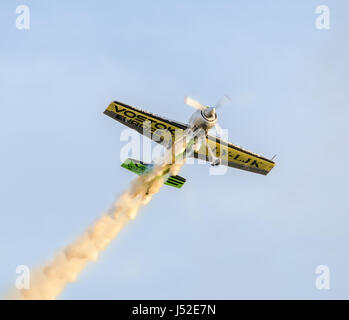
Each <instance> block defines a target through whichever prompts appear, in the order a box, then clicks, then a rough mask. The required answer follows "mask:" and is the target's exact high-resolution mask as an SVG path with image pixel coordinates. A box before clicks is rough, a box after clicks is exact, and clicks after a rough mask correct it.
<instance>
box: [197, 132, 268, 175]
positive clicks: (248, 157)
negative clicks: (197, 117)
mask: <svg viewBox="0 0 349 320" xmlns="http://www.w3.org/2000/svg"><path fill="white" fill-rule="evenodd" d="M207 145H209V146H210V147H211V150H212V151H213V154H214V155H215V156H216V157H217V158H219V159H220V160H221V164H222V165H226V166H228V167H233V168H237V169H242V170H247V171H251V172H254V173H259V174H263V175H267V174H268V173H269V172H270V170H271V169H273V167H274V165H275V162H273V161H272V160H268V159H266V158H264V157H262V156H260V155H258V154H256V153H252V152H250V151H247V150H245V149H243V148H241V147H239V146H236V145H234V144H232V143H229V142H226V141H223V140H221V139H219V138H217V137H213V136H210V135H208V136H207V137H206V144H202V146H201V147H200V149H199V150H198V152H195V153H194V157H195V158H198V159H203V160H206V161H209V162H211V161H213V159H212V157H211V155H210V153H209V151H208V149H207Z"/></svg>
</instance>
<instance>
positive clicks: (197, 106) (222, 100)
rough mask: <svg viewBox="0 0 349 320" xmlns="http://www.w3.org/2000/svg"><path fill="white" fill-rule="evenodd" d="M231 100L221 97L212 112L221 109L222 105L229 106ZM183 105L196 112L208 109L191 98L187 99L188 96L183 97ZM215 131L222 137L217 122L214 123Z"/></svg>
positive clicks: (226, 96)
mask: <svg viewBox="0 0 349 320" xmlns="http://www.w3.org/2000/svg"><path fill="white" fill-rule="evenodd" d="M231 101H232V100H231V98H230V97H229V96H228V95H224V96H223V97H221V98H220V99H219V100H218V101H217V103H216V104H215V106H214V107H213V110H215V109H218V108H221V107H223V106H224V105H226V104H229V103H231ZM184 103H185V104H187V105H189V106H190V107H192V108H195V109H198V110H205V109H207V108H208V107H206V106H204V105H203V104H201V103H200V102H199V101H197V100H195V99H193V98H191V97H188V96H185V97H184ZM215 129H216V132H217V133H218V135H219V136H220V137H221V136H223V129H222V127H221V126H220V125H219V123H218V122H216V124H215Z"/></svg>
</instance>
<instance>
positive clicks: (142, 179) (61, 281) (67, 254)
mask: <svg viewBox="0 0 349 320" xmlns="http://www.w3.org/2000/svg"><path fill="white" fill-rule="evenodd" d="M185 135H186V136H187V137H189V139H192V138H193V133H192V132H189V133H188V132H187V133H186V134H185ZM183 136H184V135H183ZM186 148H187V144H186V139H183V142H182V143H181V146H180V148H176V154H177V151H178V152H179V153H183V151H184V150H186V152H188V150H187V149H186ZM191 152H193V150H191ZM187 155H189V153H187ZM170 159H172V155H171V153H167V154H166V155H165V158H164V159H163V160H164V161H163V163H162V164H159V165H157V166H156V167H154V169H153V170H152V171H151V172H150V173H148V174H146V175H142V176H139V177H138V178H136V179H135V180H134V181H133V182H132V183H131V186H130V189H129V190H128V191H126V192H124V193H123V194H122V195H121V197H120V198H119V199H118V200H117V201H116V203H115V204H114V207H113V209H112V210H111V211H110V212H109V213H108V214H105V215H103V216H102V217H101V218H100V219H98V220H97V221H96V222H95V223H94V224H93V225H92V226H91V227H90V228H89V230H88V231H87V232H85V233H84V234H83V235H82V236H81V237H80V238H79V239H78V240H76V241H75V242H73V243H72V244H70V245H68V246H67V247H66V248H64V249H63V250H62V251H61V252H59V254H57V256H56V257H55V258H54V259H53V260H52V261H51V262H49V263H48V264H47V265H45V266H44V267H43V268H41V269H40V270H39V271H37V272H36V273H35V275H34V276H33V277H32V279H31V285H30V289H23V290H21V291H19V296H18V295H17V296H13V297H10V298H11V299H28V300H32V299H56V298H57V296H58V295H59V294H60V293H62V291H63V290H64V288H65V286H66V285H67V284H69V283H70V282H74V281H75V280H76V279H77V276H78V275H79V273H80V272H81V271H82V270H83V269H84V267H85V266H86V264H87V263H88V262H89V261H96V260H97V259H98V257H99V255H100V253H101V252H102V251H103V250H104V249H105V248H106V247H107V246H108V244H109V243H110V242H111V241H112V240H113V239H114V238H115V237H116V236H117V235H118V233H119V232H120V231H121V230H122V228H123V227H124V226H125V225H126V224H127V222H128V221H129V220H131V219H135V217H136V215H137V213H138V211H139V209H140V207H141V206H142V205H145V204H147V203H148V202H149V201H150V200H151V198H152V196H153V195H154V194H156V193H157V192H158V191H159V190H160V188H161V186H162V185H163V183H164V179H163V175H164V172H167V171H168V172H169V173H170V174H172V175H176V174H177V173H178V171H179V170H180V168H181V166H182V165H183V163H184V159H183V158H182V159H179V161H178V159H176V161H175V163H173V164H171V163H172V161H169V160H170Z"/></svg>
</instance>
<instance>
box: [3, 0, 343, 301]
mask: <svg viewBox="0 0 349 320" xmlns="http://www.w3.org/2000/svg"><path fill="white" fill-rule="evenodd" d="M19 4H26V5H28V6H29V7H30V9H31V28H30V30H28V31H24V30H21V31H20V30H17V29H16V28H15V19H16V15H15V9H16V6H17V5H19ZM321 4H327V5H328V6H329V7H330V9H331V20H330V22H331V25H330V27H331V28H330V30H318V29H316V28H315V25H314V22H315V18H316V15H315V8H316V6H317V5H321ZM348 13H349V5H348V3H347V2H346V1H344V0H342V1H334V0H328V1H315V0H308V1H302V0H298V1H294V0H293V1H291V0H289V1H286V0H284V1H267V0H264V1H258V0H249V1H242V0H240V1H176V2H174V1H173V2H172V3H170V1H166V2H165V1H127V2H125V1H74V3H73V2H72V1H43V0H41V1H40V0H36V1H24V0H23V1H9V0H7V1H2V2H1V4H0V35H1V39H2V45H1V51H0V57H1V59H0V150H1V166H0V172H1V179H0V195H1V201H0V212H1V216H2V223H1V224H0V252H1V265H0V266H1V267H0V271H1V272H0V290H1V292H6V290H7V289H8V288H9V287H10V286H11V285H13V283H14V281H15V277H16V274H15V268H16V266H17V265H21V264H26V265H29V266H31V267H36V266H40V265H41V264H42V263H44V262H46V261H47V260H48V259H49V258H51V257H53V255H54V253H55V252H57V251H58V250H59V249H60V248H62V247H64V246H65V245H66V244H68V243H69V242H70V241H72V240H74V239H75V238H76V237H77V236H78V235H79V234H81V233H82V232H83V231H84V230H85V229H86V228H87V227H88V226H89V225H90V224H91V223H92V222H93V221H95V219H96V218H97V217H98V216H100V214H101V213H102V212H103V210H105V209H108V207H109V206H110V204H111V203H112V202H113V201H114V199H115V197H116V196H117V195H118V194H120V193H121V192H122V191H123V190H124V189H125V188H126V187H127V186H128V183H129V182H130V180H131V179H132V178H133V175H132V173H130V172H128V171H126V170H123V169H122V168H120V161H119V151H120V148H121V147H122V146H123V144H124V143H122V142H120V141H119V137H120V133H121V131H122V129H123V127H122V126H121V125H120V124H118V123H117V122H115V121H113V120H112V119H110V118H108V117H107V116H105V115H103V111H104V109H105V108H106V107H107V105H108V103H109V102H110V101H112V100H119V101H123V102H125V103H128V104H131V105H136V106H139V107H142V108H144V109H147V110H149V111H153V112H155V113H158V114H161V115H164V116H167V117H169V118H172V119H176V120H179V121H182V122H186V121H187V119H188V118H189V116H190V114H191V112H192V110H191V109H189V108H188V107H186V106H185V105H184V104H183V96H184V95H186V94H190V95H191V96H193V97H195V98H197V99H199V100H200V101H202V102H203V103H205V104H213V103H214V102H216V100H217V99H218V98H219V97H220V96H221V95H223V94H225V93H226V94H229V95H230V96H231V97H232V100H233V103H232V104H231V105H229V106H227V107H225V108H224V109H221V110H219V116H220V123H221V125H222V127H224V128H228V129H229V136H230V140H231V142H233V143H235V144H239V145H241V146H244V147H246V148H248V149H251V150H252V151H255V152H257V153H260V154H262V155H264V156H267V157H271V156H272V155H273V154H275V153H277V154H278V157H277V159H276V167H275V168H274V169H273V171H272V172H271V173H270V175H268V176H266V177H265V176H260V175H255V174H251V173H248V172H244V171H239V170H235V169H230V170H229V171H228V172H227V174H226V175H223V176H210V175H209V166H208V165H207V166H203V165H200V166H192V165H191V166H186V167H184V168H183V170H182V171H181V174H182V175H183V176H185V177H186V178H187V183H186V185H185V186H184V187H183V189H182V190H180V191H178V190H177V189H174V188H169V187H166V186H164V187H163V189H162V190H161V192H160V193H159V194H158V195H156V196H154V198H153V200H152V202H151V203H150V204H149V205H148V206H147V207H145V208H143V209H142V211H141V212H140V213H139V215H138V217H137V219H136V220H135V221H132V222H131V223H130V224H129V225H128V226H127V227H126V229H124V230H123V231H122V233H121V234H120V235H119V236H118V238H117V239H115V241H114V242H113V243H112V244H111V245H110V247H109V248H108V249H107V250H106V251H105V252H104V253H103V254H102V256H101V259H100V260H99V262H98V263H91V264H90V265H89V266H88V267H87V269H86V270H85V271H84V272H83V273H82V274H81V275H80V277H79V280H78V281H77V282H76V283H74V284H71V285H69V286H68V287H67V289H66V290H65V291H64V294H63V295H62V296H61V298H64V299H85V298H86V299H138V298H142V299H147V298H148V299H153V298H162V299H167V298H185V299H186V298H197V299H200V298H208V299H209V298H213V299H217V298H219V299H235V298H253V299H255V298H265V299H269V298H281V299H284V298H300V299H303V298H315V299H323V298H331V299H332V298H349V296H348V287H349V277H348V268H349V251H348V248H347V245H348V243H349V235H348V224H349V210H348V207H349V200H348V194H347V193H348V178H349V174H348V170H347V161H348V158H349V152H348V137H349V136H348V125H349V123H348V122H349V120H348V119H349V111H348V98H347V95H348V92H349V85H348V80H347V75H348V73H349V68H348V56H349V45H348V41H347V37H348V29H349V22H348ZM319 264H324V265H328V266H329V267H330V271H331V289H330V290H328V291H325V290H322V291H319V290H317V289H316V288H315V279H316V275H315V268H316V266H317V265H319Z"/></svg>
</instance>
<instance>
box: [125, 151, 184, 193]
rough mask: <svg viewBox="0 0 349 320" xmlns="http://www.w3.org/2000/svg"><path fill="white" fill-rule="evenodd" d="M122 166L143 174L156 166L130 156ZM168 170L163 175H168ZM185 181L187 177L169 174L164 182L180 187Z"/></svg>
mask: <svg viewBox="0 0 349 320" xmlns="http://www.w3.org/2000/svg"><path fill="white" fill-rule="evenodd" d="M121 167H123V168H125V169H127V170H130V171H132V172H133V173H135V174H138V175H139V176H141V175H143V174H147V173H148V172H150V171H151V170H152V169H153V168H154V164H150V163H145V162H143V161H139V160H135V159H131V158H128V159H126V160H125V161H124V162H123V164H122V165H121ZM168 171H169V169H167V170H166V172H164V174H163V177H165V176H168ZM185 181H186V180H185V178H183V177H181V176H177V175H176V176H169V177H168V178H167V179H166V181H165V182H164V184H166V185H168V186H171V187H176V188H178V189H180V188H181V187H182V186H183V184H184V183H185Z"/></svg>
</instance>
